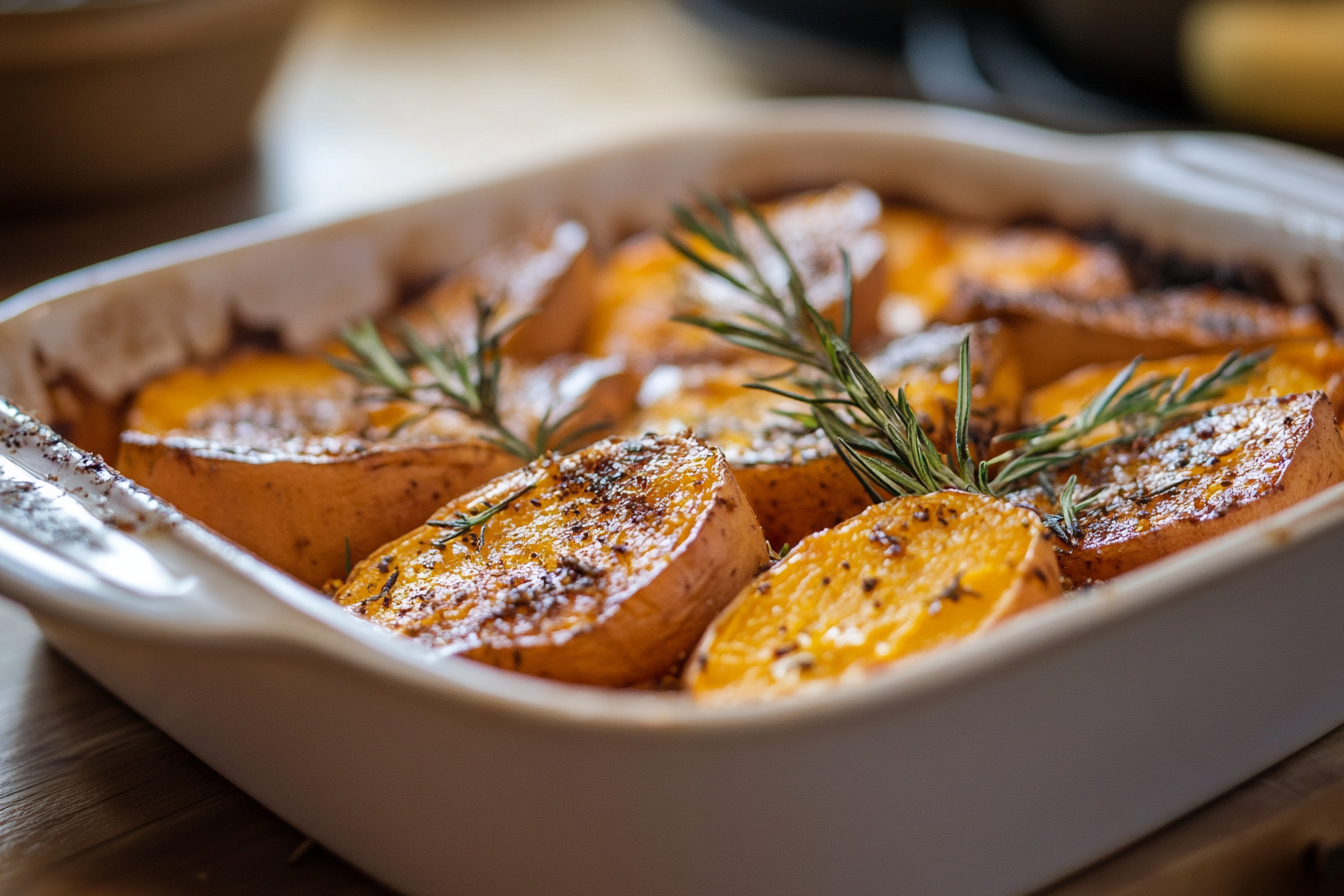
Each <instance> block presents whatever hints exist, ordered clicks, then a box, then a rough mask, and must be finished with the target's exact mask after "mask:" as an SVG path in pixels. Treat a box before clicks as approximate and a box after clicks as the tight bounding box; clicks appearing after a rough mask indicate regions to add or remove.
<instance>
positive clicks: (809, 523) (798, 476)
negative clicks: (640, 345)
mask: <svg viewBox="0 0 1344 896" xmlns="http://www.w3.org/2000/svg"><path fill="white" fill-rule="evenodd" d="M968 336H969V337H970V339H971V375H972V379H973V381H974V384H975V385H974V387H973V390H972V427H971V428H972V432H973V435H974V436H975V438H976V440H977V441H978V442H980V443H981V444H982V445H984V446H986V447H987V446H988V442H989V439H990V438H992V437H993V436H994V435H995V434H996V433H998V432H1003V431H1007V430H1010V429H1012V428H1013V427H1014V426H1015V425H1016V423H1017V408H1018V405H1019V404H1020V403H1021V400H1022V378H1021V374H1020V373H1019V371H1018V366H1017V358H1016V356H1015V355H1014V353H1013V351H1012V346H1011V344H1010V343H1009V342H1008V336H1007V332H1006V331H1005V330H1004V328H1003V327H1001V326H999V325H998V324H997V323H996V322H994V321H985V322H983V323H979V324H973V325H968V326H964V327H947V326H936V327H934V328H932V329H930V330H928V331H926V332H924V333H919V334H916V335H914V336H908V337H905V338H903V339H897V340H894V341H893V342H892V343H891V344H889V345H888V346H887V347H886V348H885V349H884V350H883V351H881V352H879V353H878V354H877V355H876V356H875V357H873V358H872V359H870V360H869V362H868V363H869V366H870V368H871V369H872V370H873V372H874V374H875V375H876V376H877V377H878V379H879V380H880V381H881V382H882V383H883V384H884V385H886V386H888V387H889V388H891V389H896V388H898V387H904V388H905V390H906V396H907V398H909V400H910V404H911V406H912V407H913V408H914V409H915V411H916V412H917V413H918V414H919V416H920V420H921V423H922V424H923V426H924V427H925V429H926V430H927V431H928V432H930V433H931V435H932V436H933V438H934V441H935V442H937V443H938V444H939V446H940V447H941V448H942V449H943V450H945V451H946V450H951V447H952V428H953V424H954V420H955V413H954V411H955V407H956V401H957V385H956V380H957V362H958V357H959V352H960V346H961V341H962V339H964V338H966V337H968ZM771 370H775V371H777V370H778V367H777V365H776V366H775V367H773V368H772V367H771V366H769V365H765V364H763V363H762V362H757V363H756V364H754V365H751V364H746V363H739V364H726V365H724V364H704V365H695V366H691V367H671V366H668V367H660V368H658V369H656V370H654V371H653V372H652V373H651V374H650V375H649V377H648V378H647V379H646V380H645V383H644V388H643V389H642V390H641V392H640V398H641V404H643V405H644V408H643V410H642V412H641V413H640V414H639V415H638V416H637V417H636V418H635V419H634V420H633V421H632V422H631V424H630V430H631V431H632V432H661V433H674V432H682V431H684V430H690V431H691V432H693V433H695V435H697V436H698V437H700V438H702V439H704V440H705V441H706V442H708V443H709V444H710V445H713V446H714V447H716V448H718V449H720V450H721V451H723V453H724V456H725V457H726V458H727V459H728V463H729V465H730V466H731V467H732V469H733V474H734V475H735V476H736V477H737V481H738V482H739V483H740V484H741V486H742V490H743V492H745V493H746V495H747V500H749V501H750V502H751V506H752V507H753V508H754V509H755V510H756V516H757V518H758V519H759V520H760V521H761V526H762V528H763V529H764V530H765V534H766V538H768V539H769V540H770V543H771V544H772V545H775V546H776V547H779V546H782V545H785V544H797V543H798V541H799V539H801V538H802V537H803V536H805V535H809V534H811V533H812V532H816V531H818V530H819V529H824V528H826V527H827V526H833V525H835V524H836V523H838V522H840V521H841V520H844V519H847V518H849V517H851V516H853V515H854V514H856V513H858V512H859V511H860V510H862V509H863V508H865V507H867V506H868V505H869V504H870V503H871V501H870V500H869V498H868V495H867V493H865V492H864V490H863V487H862V486H861V485H860V484H859V482H858V480H857V479H855V478H854V475H853V474H852V473H851V472H850V471H849V469H848V468H847V467H846V466H845V464H844V461H842V460H841V459H840V458H839V457H838V456H837V455H836V453H835V451H834V449H833V448H832V446H831V443H830V441H829V440H828V439H827V438H826V436H825V434H824V433H823V432H821V431H820V430H809V429H808V428H806V427H804V426H803V425H801V424H799V423H798V422H796V421H795V420H792V419H790V418H788V417H785V416H783V415H782V414H780V413H778V412H779V411H792V412H799V411H805V410H806V408H805V407H804V406H803V405H801V404H799V403H797V402H794V401H790V400H789V399H787V398H784V397H781V396H778V395H774V394H771V393H768V392H763V391H760V390H758V389H751V388H747V386H746V384H748V383H751V382H753V381H754V380H756V379H758V378H759V377H760V376H761V374H762V373H763V372H768V371H771ZM776 384H777V385H784V386H787V382H782V381H781V382H777V383H776Z"/></svg>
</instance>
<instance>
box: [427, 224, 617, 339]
mask: <svg viewBox="0 0 1344 896" xmlns="http://www.w3.org/2000/svg"><path fill="white" fill-rule="evenodd" d="M596 273H597V263H596V261H595V260H594V256H593V250H592V247H591V246H590V244H589V237H588V230H587V228H585V227H584V226H583V225H582V224H580V223H579V222H578V221H573V220H561V221H542V222H539V223H537V224H535V225H533V227H532V228H531V230H530V231H529V232H528V233H527V234H526V235H524V236H523V237H522V238H520V239H516V240H510V241H507V242H504V243H501V244H500V245H497V246H494V247H492V248H491V249H489V250H488V251H486V252H485V253H483V254H482V255H480V256H479V257H477V258H476V259H474V260H472V261H471V262H469V263H468V264H466V265H464V266H463V267H462V268H461V269H460V270H457V271H454V272H452V273H451V274H449V275H448V276H447V277H445V278H444V279H443V280H442V281H441V282H440V283H439V284H438V285H437V286H435V287H434V288H433V289H431V290H430V291H429V292H428V293H427V294H426V295H425V296H424V297H423V298H421V299H420V300H419V301H417V302H416V303H415V304H413V305H411V306H410V307H409V308H407V309H406V310H405V311H404V312H403V313H402V315H401V316H402V317H403V318H405V320H406V321H407V322H408V323H410V324H411V325H412V326H413V327H415V328H416V330H417V331H418V332H419V333H420V334H421V336H422V337H423V338H425V339H426V340H429V341H433V342H438V341H439V340H441V339H442V338H443V333H445V332H447V333H451V334H454V335H455V336H456V337H458V338H459V339H460V340H462V341H464V342H467V343H468V344H470V343H471V341H472V340H474V339H475V334H476V299H477V297H478V296H479V297H480V298H482V299H484V300H486V301H488V302H492V303H495V304H496V305H497V310H496V315H495V326H499V325H503V324H507V323H510V322H514V321H521V323H518V325H517V326H516V327H514V328H513V329H512V330H511V331H510V332H509V333H508V335H507V336H505V337H504V339H503V342H502V348H503V350H504V353H505V354H506V355H508V356H510V357H514V358H520V359H524V360H529V361H541V360H544V359H545V358H548V357H550V356H551V355H555V354H559V353H561V352H572V351H575V350H576V349H577V348H578V344H579V339H580V338H581V337H582V335H583V328H584V325H585V323H586V321H587V319H588V315H589V313H590V312H591V311H592V307H593V301H594V297H595V294H596V293H595V290H596Z"/></svg>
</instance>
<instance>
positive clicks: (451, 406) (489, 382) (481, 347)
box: [327, 295, 581, 461]
mask: <svg viewBox="0 0 1344 896" xmlns="http://www.w3.org/2000/svg"><path fill="white" fill-rule="evenodd" d="M474 302H475V307H476V322H475V334H474V336H475V338H474V341H473V343H472V345H471V347H470V349H466V348H463V347H462V346H461V345H460V344H459V343H458V341H457V340H456V339H454V338H453V337H452V336H450V335H448V334H447V333H445V334H443V337H442V339H441V341H440V342H439V343H438V344H437V345H430V344H429V343H427V342H425V340H424V339H422V338H421V336H420V334H419V333H418V332H416V330H415V328H413V327H412V326H410V325H409V324H407V323H406V322H405V321H402V320H398V321H396V328H397V335H398V336H399V337H400V340H401V343H402V345H403V346H405V348H406V352H407V353H406V354H405V355H402V356H399V355H397V354H395V353H393V351H392V349H391V348H389V347H388V345H387V343H386V342H384V340H383V335H382V334H381V333H380V332H379V330H378V327H377V326H376V325H375V324H374V323H373V321H371V320H368V319H365V320H362V321H360V322H359V323H356V324H354V325H352V326H349V327H346V328H344V329H343V330H341V333H340V336H341V341H342V342H344V343H345V346H346V348H348V349H349V350H350V352H351V354H353V355H354V356H355V359H356V360H355V361H350V360H347V359H345V358H337V357H334V356H331V355H328V356H327V362H328V363H329V364H331V365H332V366H334V367H336V368H337V369H339V370H342V371H344V372H346V373H348V374H350V375H351V376H353V377H354V378H355V379H356V380H358V381H359V382H360V383H362V384H364V385H366V386H373V387H376V388H379V389H382V390H384V391H385V392H386V393H388V394H389V395H390V396H391V397H393V398H399V399H402V400H403V401H409V402H414V403H416V404H420V405H423V406H424V408H425V410H424V411H422V412H420V413H418V414H412V415H410V416H408V417H407V418H405V419H404V420H402V421H401V422H400V423H398V424H397V425H396V426H395V427H393V429H392V434H393V435H395V434H396V432H398V431H399V430H401V429H402V428H404V427H406V426H409V425H411V424H412V423H415V422H417V421H419V420H423V419H424V418H425V417H427V416H429V415H430V414H431V413H433V412H434V411H436V410H443V409H447V410H454V411H458V412H459V413H461V414H463V415H465V416H467V417H469V418H471V419H472V420H475V421H477V422H479V423H482V424H484V425H485V426H487V427H488V428H489V429H491V430H492V431H493V433H494V434H493V435H492V436H490V437H487V441H489V442H491V443H492V444H494V445H496V446H498V447H499V448H501V449H503V450H504V451H507V452H508V453H509V454H512V455H514V456H515V457H518V458H521V459H522V460H527V461H530V460H535V459H536V458H538V457H540V456H541V455H543V454H545V453H546V451H547V450H549V449H550V448H552V447H557V446H553V445H552V444H551V443H552V442H553V441H554V439H555V436H556V434H557V432H558V431H559V430H560V428H561V427H563V426H564V425H565V424H566V423H567V422H569V420H570V418H572V417H573V416H574V414H576V413H578V411H579V410H580V409H581V408H580V407H575V408H573V409H571V410H570V411H569V412H568V413H566V414H563V415H561V416H559V417H558V418H556V419H554V420H553V419H551V417H552V413H553V410H554V409H553V408H548V409H547V410H546V412H545V413H544V414H543V415H542V418H541V420H540V422H538V424H537V426H536V428H535V430H534V431H533V433H532V435H531V437H530V438H525V437H523V436H520V435H519V434H517V433H515V432H514V431H513V430H511V429H510V428H509V427H508V425H507V424H505V422H504V420H503V417H502V415H501V412H500V374H501V371H502V369H503V363H504V355H503V351H502V344H503V341H504V339H505V337H507V336H508V334H509V333H510V332H512V331H513V330H514V329H515V328H516V327H517V326H518V325H519V324H520V323H522V322H523V321H524V320H526V315H524V316H519V317H516V318H514V319H513V320H511V321H508V322H506V323H504V324H498V325H497V324H496V322H495V316H496V314H497V312H498V304H497V303H495V302H489V301H486V300H485V299H484V298H483V297H482V296H480V295H477V296H476V297H475V299H474ZM415 368H423V369H424V370H425V371H427V372H428V374H429V379H428V381H427V382H425V381H423V379H422V380H419V381H418V380H417V379H416V378H415V377H413V376H412V370H414V369H415ZM426 393H428V394H430V395H435V394H436V395H437V397H436V398H434V399H430V400H426ZM577 435H579V434H578V433H576V434H574V435H573V436H571V438H573V437H574V436H577Z"/></svg>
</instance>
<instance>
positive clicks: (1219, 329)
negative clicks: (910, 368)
mask: <svg viewBox="0 0 1344 896" xmlns="http://www.w3.org/2000/svg"><path fill="white" fill-rule="evenodd" d="M957 302H958V305H959V313H960V314H963V315H965V316H966V317H968V318H970V319H976V320H978V319H981V318H986V317H997V318H1000V319H1001V320H1003V321H1005V322H1006V323H1007V324H1008V325H1009V327H1010V328H1011V329H1012V331H1013V334H1014V336H1015V337H1016V340H1017V347H1018V351H1019V352H1021V354H1022V365H1023V373H1024V374H1025V376H1026V380H1027V387H1028V388H1035V387H1037V386H1042V385H1045V384H1046V383H1049V382H1051V381H1053V380H1056V379H1058V378H1059V377H1061V376H1063V375H1065V374H1066V373H1068V372H1069V371H1071V370H1074V369H1076V368H1078V367H1081V366H1083V365H1084V364H1104V363H1113V362H1120V361H1129V360H1130V359H1132V358H1134V357H1136V356H1139V355H1142V356H1143V357H1145V358H1169V357H1171V356H1173V355H1183V354H1188V353H1190V352H1200V351H1208V352H1222V353H1226V352H1228V351H1230V350H1231V349H1234V348H1242V349H1246V348H1260V347H1261V346H1265V345H1270V344H1272V343H1275V342H1282V341H1285V340H1289V339H1320V338H1324V337H1326V336H1327V335H1329V334H1328V333H1327V331H1326V329H1325V326H1324V325H1323V324H1322V323H1321V320H1320V316H1319V315H1318V314H1317V313H1316V312H1315V310H1314V309H1311V308H1286V307H1283V306H1279V305H1270V304H1268V303H1266V302H1262V301H1259V300H1257V299H1253V298H1251V297H1249V296H1244V295H1238V294H1233V293H1226V292H1220V291H1218V290H1215V289H1209V288H1198V289H1181V290H1169V291H1166V292H1154V293H1139V294H1135V295H1129V296H1122V297H1119V298H1106V299H1096V300H1094V301H1079V300H1077V299H1074V298H1070V297H1068V296H1062V295H1059V294H1057V293H1029V294H1019V293H1001V292H994V291H991V290H988V289H983V288H968V289H965V290H963V291H962V293H961V294H960V295H959V296H958V298H957Z"/></svg>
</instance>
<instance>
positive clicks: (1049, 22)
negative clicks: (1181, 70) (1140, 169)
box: [682, 0, 1189, 132]
mask: <svg viewBox="0 0 1344 896" xmlns="http://www.w3.org/2000/svg"><path fill="white" fill-rule="evenodd" d="M682 2H683V4H684V5H685V6H687V7H688V8H689V9H690V10H691V11H692V12H693V13H695V14H696V15H698V16H699V17H700V18H701V19H703V20H704V21H706V22H707V23H708V24H710V25H711V26H712V27H714V28H715V29H716V30H718V31H719V32H720V33H722V34H725V35H726V36H727V37H728V38H729V40H730V41H731V45H732V48H733V49H734V50H735V51H737V52H738V53H739V54H740V55H741V56H742V57H743V58H745V59H746V61H747V62H748V63H749V64H751V65H752V66H753V67H755V68H756V69H757V70H758V71H759V72H761V73H762V74H763V75H765V76H766V77H767V78H768V79H769V80H771V81H772V82H773V84H772V86H775V87H777V88H782V89H784V90H786V91H788V92H793V93H800V94H823V93H850V94H865V95H885V96H893V95H894V96H902V97H909V98H914V99H926V100H931V101H933V102H939V103H947V104H950V105H957V106H964V107H967V108H972V109H979V110H981V111H985V112H994V113H998V114H1002V115H1009V116H1014V117H1018V118H1023V119H1026V120H1028V121H1033V122H1037V123H1040V124H1044V125H1048V126H1051V127H1058V128H1064V129H1067V130H1075V131H1083V132H1106V131H1120V130H1134V129H1139V128H1162V127H1170V126H1173V125H1177V124H1181V123H1183V120H1184V119H1188V117H1189V113H1188V111H1187V109H1186V107H1185V104H1184V98H1183V95H1182V94H1180V92H1179V86H1178V87H1177V88H1176V91H1175V92H1174V93H1173V91H1172V90H1171V89H1170V77H1171V73H1172V72H1174V71H1176V70H1177V62H1176V60H1175V56H1174V50H1173V54H1172V57H1171V58H1166V57H1161V54H1160V53H1153V52H1149V51H1148V50H1145V51H1143V52H1144V53H1147V55H1148V57H1150V58H1158V57H1161V58H1160V60H1159V61H1160V64H1159V65H1158V66H1157V69H1155V72H1154V73H1152V74H1150V75H1149V76H1145V77H1147V78H1148V81H1149V82H1151V83H1153V84H1157V85H1159V86H1158V87H1157V88H1155V89H1152V90H1149V89H1146V88H1145V89H1143V90H1139V91H1127V92H1125V91H1122V92H1121V94H1120V95H1110V94H1106V93H1102V92H1099V91H1098V90H1095V89H1091V87H1090V86H1084V83H1082V82H1080V81H1079V80H1078V79H1076V78H1074V77H1070V76H1069V75H1066V74H1065V73H1064V72H1062V71H1061V69H1060V64H1061V62H1062V63H1063V64H1065V65H1070V64H1071V60H1072V59H1073V56H1072V55H1071V54H1072V53H1073V52H1074V50H1076V49H1077V48H1081V47H1084V46H1085V45H1086V44H1087V41H1088V40H1089V39H1090V37H1091V34H1090V32H1089V33H1074V31H1073V24H1072V20H1071V19H1070V13H1069V11H1068V7H1069V4H1071V3H1075V2H1076V3H1078V4H1079V5H1080V6H1081V5H1085V4H1090V3H1092V2H1094V0H1058V4H1059V6H1060V7H1061V8H1064V9H1065V13H1064V14H1063V15H1062V16H1060V17H1058V18H1055V17H1053V15H1052V13H1053V12H1054V10H1053V9H1048V8H1046V7H1047V5H1048V3H1047V2H1046V0H1042V4H1041V6H1040V8H1039V9H1037V8H1035V7H1034V6H1031V5H1030V4H1031V0H943V2H938V0H682ZM1095 2H1097V3H1098V4H1099V5H1108V4H1107V0H1095ZM1185 2H1187V0H1174V2H1173V0H1166V2H1165V3H1164V2H1159V0H1111V3H1110V4H1109V5H1112V6H1114V7H1115V8H1116V9H1120V8H1122V7H1127V6H1128V4H1129V3H1132V4H1133V5H1134V6H1145V5H1148V6H1153V7H1158V6H1163V5H1166V6H1171V7H1180V6H1183V5H1184V3H1185ZM1150 18H1154V19H1155V18H1162V16H1160V15H1157V14H1156V13H1154V15H1153V16H1150ZM1178 19H1179V14H1173V16H1172V17H1171V20H1172V21H1173V22H1175V21H1177V20H1178ZM1055 32H1059V33H1061V34H1067V35H1068V36H1069V37H1070V38H1071V39H1072V41H1073V42H1072V43H1069V42H1059V43H1057V44H1048V42H1049V41H1050V40H1051V35H1053V34H1055ZM1169 32H1170V33H1169V34H1165V35H1164V36H1160V37H1155V36H1154V35H1152V34H1148V33H1143V34H1138V35H1135V39H1138V40H1142V41H1144V42H1146V44H1147V45H1149V46H1151V45H1157V44H1160V45H1162V46H1168V45H1170V46H1173V47H1174V46H1175V42H1176V40H1177V38H1176V31H1175V25H1173V26H1172V28H1171V29H1169ZM1117 35H1118V36H1117ZM1109 37H1110V38H1111V43H1112V49H1111V52H1112V53H1113V55H1116V56H1118V57H1120V58H1122V59H1124V58H1127V53H1128V51H1127V50H1125V49H1123V48H1120V47H1116V46H1115V45H1116V44H1117V43H1119V42H1120V40H1121V39H1123V37H1124V34H1123V32H1121V31H1112V32H1111V33H1110V34H1109ZM1082 52H1083V54H1084V55H1086V53H1085V51H1082ZM1140 55H1142V54H1140ZM1073 71H1074V70H1073V69H1072V68H1071V69H1070V75H1072V74H1073ZM1079 71H1082V70H1081V69H1079ZM1087 75H1088V82H1087V84H1088V85H1091V84H1096V85H1099V86H1103V87H1104V86H1106V85H1109V84H1110V83H1112V77H1111V73H1110V69H1108V68H1106V67H1105V66H1104V65H1101V64H1098V65H1096V66H1094V67H1093V68H1092V69H1088V70H1087ZM1122 79H1123V76H1122ZM1145 83H1148V82H1145ZM1154 96H1157V97H1159V98H1160V102H1157V103H1154V104H1137V103H1134V102H1130V101H1128V99H1129V98H1131V97H1139V98H1140V99H1142V100H1149V99H1151V98H1152V97H1154Z"/></svg>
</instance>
